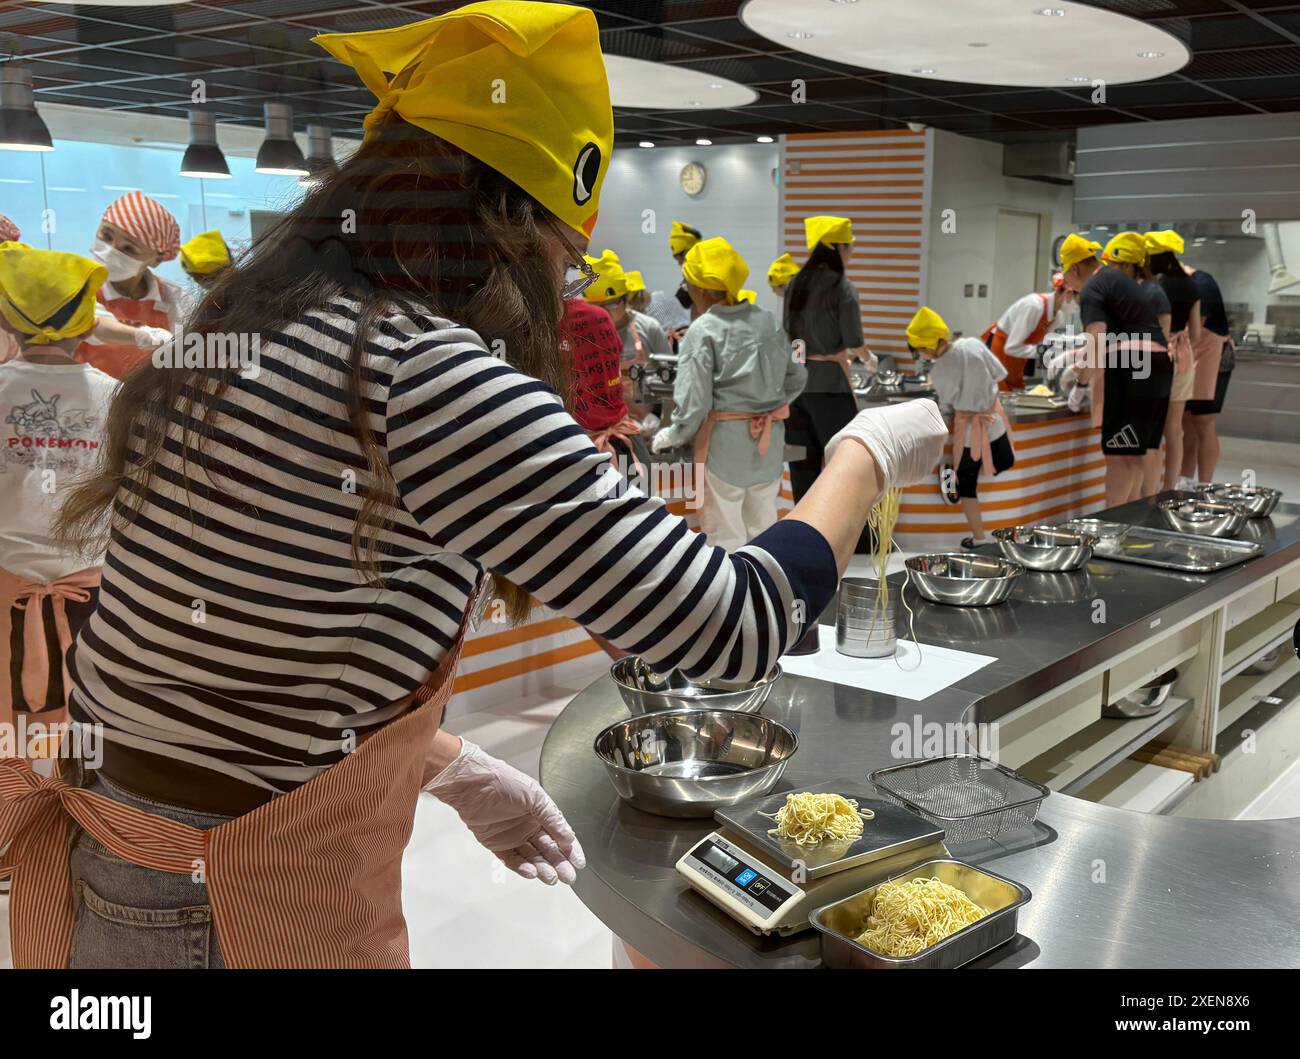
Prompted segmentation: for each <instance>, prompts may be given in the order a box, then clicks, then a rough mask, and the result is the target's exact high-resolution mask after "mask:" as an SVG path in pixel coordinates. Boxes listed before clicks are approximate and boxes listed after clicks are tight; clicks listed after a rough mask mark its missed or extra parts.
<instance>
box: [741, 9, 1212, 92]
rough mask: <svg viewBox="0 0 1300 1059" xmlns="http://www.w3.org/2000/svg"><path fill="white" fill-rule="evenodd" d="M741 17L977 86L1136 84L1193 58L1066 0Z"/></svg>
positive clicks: (884, 63)
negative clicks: (1048, 4)
mask: <svg viewBox="0 0 1300 1059" xmlns="http://www.w3.org/2000/svg"><path fill="white" fill-rule="evenodd" d="M740 17H741V20H742V21H743V22H744V23H745V25H746V26H748V27H749V28H750V29H752V30H753V31H754V32H755V33H758V34H760V35H761V36H764V37H766V38H767V39H768V40H770V41H773V42H775V43H777V44H780V45H782V46H783V47H786V48H790V49H793V50H794V51H800V52H804V53H805V54H807V55H813V56H816V57H817V58H819V59H829V60H831V61H833V62H837V63H843V64H844V65H846V66H856V67H859V68H862V69H867V70H878V71H882V72H884V73H891V74H905V75H907V76H908V77H922V78H927V79H929V80H933V81H957V82H961V83H965V84H972V85H1004V86H1008V87H1013V88H1059V87H1063V86H1066V85H1072V84H1073V85H1078V84H1082V83H1084V82H1085V81H1086V82H1089V83H1090V82H1092V81H1103V82H1106V83H1107V84H1115V85H1122V84H1131V83H1133V82H1135V81H1150V80H1152V79H1154V78H1157V77H1165V76H1167V75H1168V74H1171V73H1173V72H1174V71H1175V70H1178V69H1181V68H1182V67H1183V66H1185V65H1186V64H1187V62H1188V61H1189V60H1190V59H1191V57H1192V55H1191V52H1190V51H1189V50H1188V49H1187V48H1186V46H1185V45H1184V44H1183V43H1182V42H1181V41H1180V40H1178V38H1176V37H1174V36H1171V35H1170V34H1169V33H1166V32H1165V31H1164V30H1162V29H1157V28H1156V27H1155V26H1153V25H1151V24H1149V23H1146V22H1140V21H1138V20H1137V19H1135V18H1129V17H1127V16H1126V15H1118V14H1116V13H1115V12H1113V11H1103V10H1101V9H1099V8H1095V7H1087V6H1085V5H1083V4H1076V3H1068V2H1066V0H1052V3H1051V6H1050V7H1049V6H1045V5H1044V4H1043V3H1042V2H1041V0H1039V2H1035V0H925V2H924V3H917V2H916V0H858V2H857V3H853V4H845V3H836V2H834V0H749V2H748V3H747V4H746V5H745V6H744V8H742V9H741V12H740ZM973 43H974V44H975V45H976V46H974V47H972V44H973ZM978 45H987V46H985V47H980V46H978Z"/></svg>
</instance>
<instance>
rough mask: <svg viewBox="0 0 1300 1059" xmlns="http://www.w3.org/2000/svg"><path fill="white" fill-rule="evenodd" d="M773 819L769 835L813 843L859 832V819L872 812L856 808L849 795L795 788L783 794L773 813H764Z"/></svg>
mask: <svg viewBox="0 0 1300 1059" xmlns="http://www.w3.org/2000/svg"><path fill="white" fill-rule="evenodd" d="M763 815H764V816H767V817H768V818H769V819H771V820H775V821H776V827H774V828H771V829H770V830H769V831H768V834H769V835H775V836H776V837H777V838H782V839H785V840H786V841H787V842H793V843H794V844H795V845H797V846H816V845H819V844H820V843H822V842H826V841H834V842H841V841H847V840H849V839H854V838H857V837H858V836H859V835H861V834H862V821H863V820H870V819H871V818H872V817H873V816H875V815H876V814H875V813H874V812H872V811H871V810H870V809H859V808H858V803H857V802H856V801H854V800H853V799H852V798H845V797H843V796H842V795H839V794H813V793H811V792H809V791H799V792H798V793H796V794H787V795H786V796H785V805H783V806H781V808H780V809H778V810H777V811H776V812H775V813H764V814H763Z"/></svg>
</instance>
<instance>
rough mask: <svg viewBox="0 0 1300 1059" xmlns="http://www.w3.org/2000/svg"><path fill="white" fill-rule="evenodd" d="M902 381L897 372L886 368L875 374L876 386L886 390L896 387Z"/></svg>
mask: <svg viewBox="0 0 1300 1059" xmlns="http://www.w3.org/2000/svg"><path fill="white" fill-rule="evenodd" d="M901 381H902V375H900V374H899V373H898V372H896V371H893V370H891V369H889V368H886V369H885V370H884V371H878V372H876V385H877V386H881V387H884V388H886V389H888V388H890V387H893V386H897V385H898V384H899V383H900V382H901Z"/></svg>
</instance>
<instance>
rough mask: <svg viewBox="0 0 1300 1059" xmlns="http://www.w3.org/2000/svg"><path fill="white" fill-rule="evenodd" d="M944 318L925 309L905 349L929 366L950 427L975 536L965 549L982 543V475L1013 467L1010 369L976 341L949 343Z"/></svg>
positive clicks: (965, 512)
mask: <svg viewBox="0 0 1300 1059" xmlns="http://www.w3.org/2000/svg"><path fill="white" fill-rule="evenodd" d="M949 334H950V332H949V330H948V325H947V324H946V323H945V322H944V320H943V317H941V316H940V315H939V314H938V313H936V312H935V311H934V310H933V309H930V308H928V307H922V308H921V309H920V310H919V311H918V312H917V314H916V315H915V316H914V317H912V322H911V323H910V324H908V325H907V344H908V346H909V347H910V348H911V349H912V350H913V352H915V353H916V354H917V356H918V357H920V358H921V360H923V361H925V362H926V363H928V364H929V365H930V384H931V385H932V386H933V387H934V393H935V400H936V401H937V402H938V404H939V411H941V412H942V413H943V414H944V415H945V416H950V417H951V421H952V449H953V456H954V457H955V456H957V454H958V453H961V458H960V459H959V460H958V461H957V496H958V498H959V499H960V502H961V510H962V514H963V515H965V516H966V524H967V525H968V526H970V531H971V535H970V536H969V537H966V538H964V539H963V540H962V542H961V546H962V547H963V548H974V547H975V546H976V545H977V544H982V543H984V540H985V537H984V515H983V512H982V511H981V510H980V501H979V479H980V474H981V473H983V472H984V471H989V472H991V473H992V474H995V475H997V474H1001V473H1002V472H1003V471H1006V470H1010V469H1011V468H1012V467H1013V466H1015V462H1016V456H1015V453H1014V452H1013V451H1012V449H1011V424H1010V422H1009V421H1008V419H1007V414H1006V412H1005V411H1004V410H1003V408H1002V401H1001V399H1000V398H999V397H998V386H999V384H1000V383H1001V382H1002V380H1003V379H1005V378H1006V375H1007V369H1006V367H1005V366H1004V365H1003V364H1002V362H1001V361H1000V360H998V358H997V357H995V356H994V355H993V353H992V352H991V351H990V350H989V348H988V347H987V346H986V345H985V344H984V343H983V342H981V341H980V340H979V339H978V338H958V339H956V340H955V341H951V340H949V338H948V336H949Z"/></svg>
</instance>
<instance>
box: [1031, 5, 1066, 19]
mask: <svg viewBox="0 0 1300 1059" xmlns="http://www.w3.org/2000/svg"><path fill="white" fill-rule="evenodd" d="M1034 14H1035V15H1043V16H1044V17H1046V18H1064V17H1065V10H1064V9H1063V8H1059V7H1040V8H1039V9H1038V10H1037V11H1035V12H1034Z"/></svg>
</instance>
